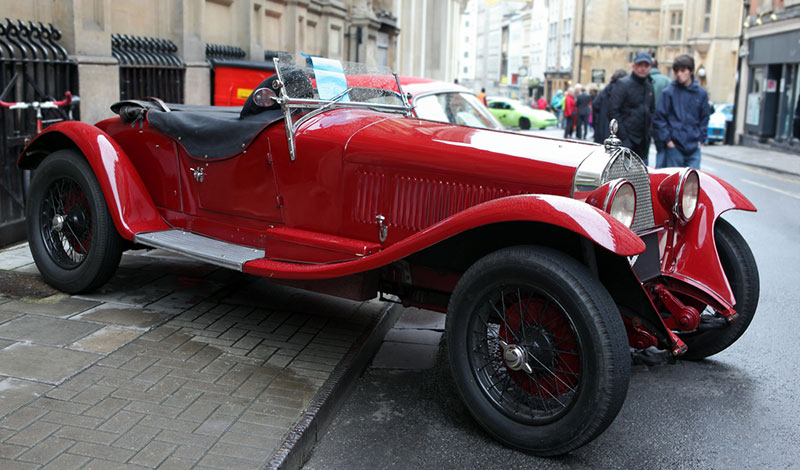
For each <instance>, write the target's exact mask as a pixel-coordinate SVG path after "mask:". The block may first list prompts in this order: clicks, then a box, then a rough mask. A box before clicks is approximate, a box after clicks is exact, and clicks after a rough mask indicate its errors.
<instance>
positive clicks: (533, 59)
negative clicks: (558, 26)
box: [528, 0, 548, 82]
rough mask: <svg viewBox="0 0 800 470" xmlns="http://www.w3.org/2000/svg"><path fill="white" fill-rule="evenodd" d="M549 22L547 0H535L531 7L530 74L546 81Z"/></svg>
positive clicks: (535, 78) (541, 80) (534, 77)
mask: <svg viewBox="0 0 800 470" xmlns="http://www.w3.org/2000/svg"><path fill="white" fill-rule="evenodd" d="M547 22H548V10H547V2H546V0H533V7H532V8H531V31H530V61H529V63H530V65H529V66H528V76H529V77H530V78H532V79H534V80H539V81H540V82H543V81H544V71H545V64H546V60H547Z"/></svg>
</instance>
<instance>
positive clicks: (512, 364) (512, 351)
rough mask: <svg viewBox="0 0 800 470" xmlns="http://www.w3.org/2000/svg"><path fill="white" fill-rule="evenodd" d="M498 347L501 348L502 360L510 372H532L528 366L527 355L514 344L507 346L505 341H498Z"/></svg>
mask: <svg viewBox="0 0 800 470" xmlns="http://www.w3.org/2000/svg"><path fill="white" fill-rule="evenodd" d="M500 346H501V347H502V348H503V360H504V361H505V363H506V366H508V368H509V369H511V370H523V371H525V372H527V373H529V374H530V373H531V372H533V369H531V366H530V365H528V361H527V357H528V353H527V352H526V351H525V349H524V348H522V347H521V346H518V345H516V344H508V343H506V342H505V341H500Z"/></svg>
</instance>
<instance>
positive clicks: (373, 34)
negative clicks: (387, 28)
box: [346, 0, 381, 65]
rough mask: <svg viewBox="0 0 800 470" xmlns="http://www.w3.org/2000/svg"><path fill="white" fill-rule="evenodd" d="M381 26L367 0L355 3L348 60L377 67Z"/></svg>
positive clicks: (351, 21)
mask: <svg viewBox="0 0 800 470" xmlns="http://www.w3.org/2000/svg"><path fill="white" fill-rule="evenodd" d="M380 26H381V25H380V22H378V18H377V17H376V16H375V13H374V12H373V11H372V9H371V8H370V7H369V4H368V3H367V0H355V1H353V3H352V4H351V5H350V26H349V36H350V37H349V50H348V55H347V58H346V60H349V61H351V62H362V63H365V64H367V65H375V63H376V62H377V60H376V56H377V37H378V29H379V28H380ZM359 31H360V32H359Z"/></svg>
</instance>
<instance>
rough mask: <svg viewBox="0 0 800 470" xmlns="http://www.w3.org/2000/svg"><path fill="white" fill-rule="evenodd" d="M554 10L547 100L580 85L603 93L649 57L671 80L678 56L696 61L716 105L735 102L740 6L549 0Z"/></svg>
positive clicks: (729, 1) (702, 1)
mask: <svg viewBox="0 0 800 470" xmlns="http://www.w3.org/2000/svg"><path fill="white" fill-rule="evenodd" d="M548 9H549V11H548V23H549V25H548V50H547V54H548V61H547V72H546V76H545V79H546V94H547V95H548V96H551V95H552V93H553V92H554V91H555V90H556V89H565V88H567V87H569V86H571V85H573V84H575V83H581V84H583V85H588V84H591V83H594V84H595V85H597V86H600V87H602V86H604V85H605V84H607V83H608V81H609V80H610V78H611V75H612V74H613V73H614V71H615V70H617V69H619V68H623V69H626V70H629V69H630V64H631V60H632V59H633V56H634V55H635V53H636V52H638V51H646V52H650V53H651V54H652V55H653V56H654V57H656V59H657V60H658V62H659V69H660V70H661V73H663V74H664V75H666V76H668V77H672V75H673V74H672V60H673V59H674V58H675V57H676V56H677V55H680V54H689V55H691V56H693V57H694V60H695V64H696V68H697V72H698V73H697V74H696V76H697V78H698V80H699V81H700V83H701V84H702V85H703V86H704V87H706V89H707V90H708V93H709V97H710V98H711V100H712V101H715V102H730V101H732V100H733V96H734V88H735V76H736V66H737V51H738V46H739V35H740V26H741V24H742V22H741V20H742V9H741V4H740V1H739V0H591V1H590V0H549V1H548Z"/></svg>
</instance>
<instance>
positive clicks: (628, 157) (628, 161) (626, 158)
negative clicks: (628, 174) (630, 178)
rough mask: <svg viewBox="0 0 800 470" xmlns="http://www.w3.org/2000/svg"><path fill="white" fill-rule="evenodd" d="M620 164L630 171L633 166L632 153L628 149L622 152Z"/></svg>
mask: <svg viewBox="0 0 800 470" xmlns="http://www.w3.org/2000/svg"><path fill="white" fill-rule="evenodd" d="M622 166H624V167H625V171H631V167H632V166H633V155H632V154H631V151H630V150H626V151H625V152H623V153H622Z"/></svg>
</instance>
